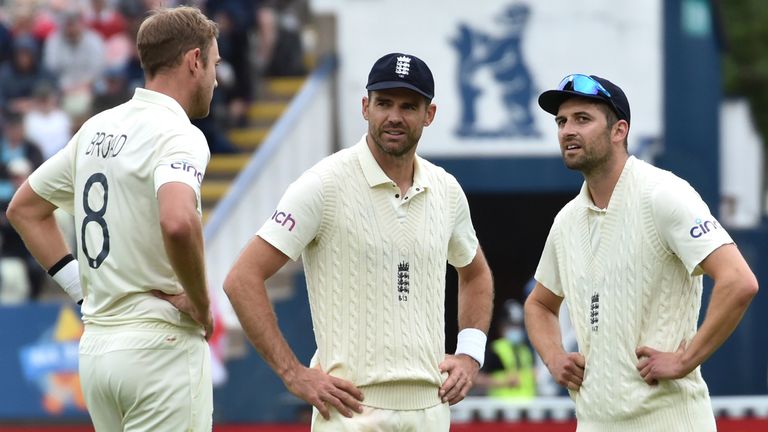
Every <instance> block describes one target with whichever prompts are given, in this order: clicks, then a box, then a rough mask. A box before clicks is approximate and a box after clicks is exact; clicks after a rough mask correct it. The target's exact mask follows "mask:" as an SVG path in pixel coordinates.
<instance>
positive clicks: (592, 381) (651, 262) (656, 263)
mask: <svg viewBox="0 0 768 432" xmlns="http://www.w3.org/2000/svg"><path fill="white" fill-rule="evenodd" d="M675 198H677V201H678V202H675ZM595 209H596V208H595V207H594V205H593V204H592V202H591V200H590V199H589V195H588V192H587V190H586V186H584V187H583V188H582V192H581V194H580V195H579V196H577V197H576V198H575V199H574V200H572V201H571V202H570V203H568V204H567V205H566V206H565V207H564V208H563V209H562V210H561V211H560V213H559V214H558V215H557V217H556V218H555V222H554V224H553V226H552V229H551V231H550V235H549V238H548V239H547V245H546V246H545V250H544V253H543V255H542V261H541V262H540V264H539V268H538V269H537V272H536V279H537V280H538V281H539V282H540V283H541V284H542V285H544V286H545V287H547V288H549V289H551V290H552V291H553V292H554V293H555V294H557V295H560V296H564V297H565V301H566V303H567V305H568V309H569V312H570V314H571V318H572V322H573V324H574V326H575V330H576V334H577V338H578V342H579V347H580V351H581V352H582V354H583V355H584V357H585V358H586V369H585V377H584V382H583V385H582V387H581V389H580V390H579V391H578V392H571V396H572V398H573V399H574V401H575V403H576V413H577V418H578V423H579V426H578V431H580V432H586V431H588V432H603V431H622V432H632V431H638V432H640V431H643V432H646V431H664V432H670V431H686V432H689V431H690V432H693V431H695V432H706V431H714V430H715V423H714V417H713V413H712V409H711V403H710V400H709V394H708V390H707V386H706V384H705V383H704V380H703V379H702V377H701V372H700V368H696V369H695V370H694V371H693V372H691V373H690V374H689V375H688V376H686V377H684V378H681V379H678V380H672V381H662V382H660V383H659V384H658V385H656V386H649V385H648V384H646V383H645V382H644V381H643V380H642V378H641V376H640V373H639V372H638V371H637V369H636V366H637V363H638V359H637V357H636V355H635V349H636V348H637V347H639V346H643V345H647V346H650V347H653V348H655V349H659V350H662V351H675V350H676V349H677V347H678V345H679V344H680V342H681V341H682V340H683V339H685V340H686V341H688V342H690V340H691V338H692V337H693V335H694V334H695V333H696V329H697V327H696V326H697V318H698V316H699V309H700V305H701V293H702V278H701V276H700V269H698V267H697V265H698V263H699V262H701V260H702V259H703V258H705V257H706V256H707V255H708V254H709V253H711V252H712V251H713V250H714V249H716V248H717V247H719V245H722V244H725V243H729V242H731V240H730V237H729V236H728V234H727V233H726V232H725V230H723V229H722V227H719V226H718V225H715V226H717V229H711V230H710V232H708V233H707V234H708V235H702V236H698V237H696V235H697V234H698V233H699V231H696V230H695V226H696V225H695V224H696V223H697V222H699V221H700V219H699V218H711V215H710V214H709V209H708V208H706V205H705V204H704V203H703V201H701V198H700V197H698V194H696V193H695V191H693V189H692V188H691V187H690V186H689V185H688V184H687V183H685V182H684V181H683V180H681V179H679V178H678V177H676V176H674V175H673V174H672V173H669V172H667V171H663V170H660V169H658V168H655V167H653V166H651V165H649V164H647V163H645V162H642V161H639V160H637V159H634V158H630V159H629V160H628V162H627V164H626V166H625V168H624V171H623V172H622V175H621V177H620V179H619V182H618V184H617V185H616V188H615V189H614V192H613V195H612V196H611V200H610V204H609V206H608V208H607V210H606V213H605V214H604V215H602V216H600V217H602V218H603V221H602V224H601V227H600V230H601V232H600V237H601V240H600V242H599V246H598V248H597V250H595V251H594V252H593V250H592V246H591V243H590V232H589V230H590V224H589V223H588V220H589V217H594V216H590V213H589V212H591V211H594V210H595ZM688 210H690V211H688ZM705 213H706V215H705ZM691 215H695V216H696V217H693V216H691ZM711 220H714V218H712V219H711ZM670 221H672V222H670ZM691 226H694V228H691ZM709 227H710V228H711V225H709ZM691 233H693V234H691ZM697 274H699V275H697Z"/></svg>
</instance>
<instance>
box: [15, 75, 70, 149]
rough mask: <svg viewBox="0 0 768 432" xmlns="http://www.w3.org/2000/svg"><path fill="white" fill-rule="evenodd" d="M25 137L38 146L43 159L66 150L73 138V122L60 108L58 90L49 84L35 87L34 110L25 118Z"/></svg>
mask: <svg viewBox="0 0 768 432" xmlns="http://www.w3.org/2000/svg"><path fill="white" fill-rule="evenodd" d="M24 136H25V137H26V138H27V139H29V140H31V141H32V142H34V143H37V144H38V146H39V148H40V150H41V151H42V153H43V159H48V158H50V157H51V156H53V155H54V154H56V152H58V151H59V150H61V149H62V148H64V146H65V145H67V141H69V139H70V138H71V137H72V121H71V120H70V118H69V116H68V115H67V114H66V113H65V112H64V111H63V110H62V109H61V108H60V107H59V98H58V95H57V94H56V88H55V87H54V86H53V85H51V84H50V83H48V82H41V83H40V84H38V85H37V87H35V91H34V98H33V104H32V108H31V109H30V110H29V111H28V112H27V114H26V115H25V116H24Z"/></svg>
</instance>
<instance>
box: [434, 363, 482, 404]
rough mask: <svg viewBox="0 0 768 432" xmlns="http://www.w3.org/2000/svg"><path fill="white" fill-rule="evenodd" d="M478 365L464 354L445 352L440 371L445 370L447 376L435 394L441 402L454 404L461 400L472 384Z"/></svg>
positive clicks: (478, 368)
mask: <svg viewBox="0 0 768 432" xmlns="http://www.w3.org/2000/svg"><path fill="white" fill-rule="evenodd" d="M479 370H480V365H479V364H478V363H477V360H475V359H473V358H472V357H470V356H468V355H466V354H459V355H451V354H446V355H445V359H444V360H443V361H442V363H440V372H447V373H448V378H446V379H445V382H444V383H443V385H442V386H440V390H438V392H437V394H438V396H440V399H441V400H442V401H443V402H448V404H449V405H454V404H457V403H459V402H461V401H462V400H463V399H464V398H465V397H466V396H467V393H468V392H469V390H470V389H471V388H472V385H473V384H474V380H475V377H476V376H477V372H478V371H479Z"/></svg>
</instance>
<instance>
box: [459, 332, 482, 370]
mask: <svg viewBox="0 0 768 432" xmlns="http://www.w3.org/2000/svg"><path fill="white" fill-rule="evenodd" d="M487 339H488V337H487V336H486V335H485V333H483V331H482V330H478V329H476V328H465V329H464V330H462V331H460V332H459V335H458V336H457V337H456V354H466V355H468V356H470V357H472V358H473V359H475V360H476V361H477V363H479V364H480V367H483V363H484V362H485V343H486V341H487Z"/></svg>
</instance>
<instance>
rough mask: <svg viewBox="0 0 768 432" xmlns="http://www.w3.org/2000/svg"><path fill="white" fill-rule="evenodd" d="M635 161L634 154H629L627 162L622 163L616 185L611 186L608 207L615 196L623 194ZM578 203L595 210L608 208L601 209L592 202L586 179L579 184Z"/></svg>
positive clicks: (602, 210) (599, 210) (603, 210)
mask: <svg viewBox="0 0 768 432" xmlns="http://www.w3.org/2000/svg"><path fill="white" fill-rule="evenodd" d="M636 161H637V159H636V158H635V157H634V156H629V158H628V159H627V162H626V163H625V164H624V169H622V170H621V175H620V176H619V181H618V182H616V186H614V188H613V193H612V194H611V201H610V202H608V207H611V203H612V202H614V201H615V198H617V197H618V196H623V195H624V189H626V187H627V186H626V185H627V177H629V174H630V173H631V172H632V171H633V169H634V166H635V162H636ZM579 203H581V205H582V206H583V207H586V208H588V209H590V210H593V211H596V212H605V211H607V210H608V209H607V208H605V209H601V208H600V207H598V206H596V205H595V203H594V202H592V197H591V196H590V195H589V188H588V187H587V182H586V181H584V183H582V184H581V190H580V191H579Z"/></svg>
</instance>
